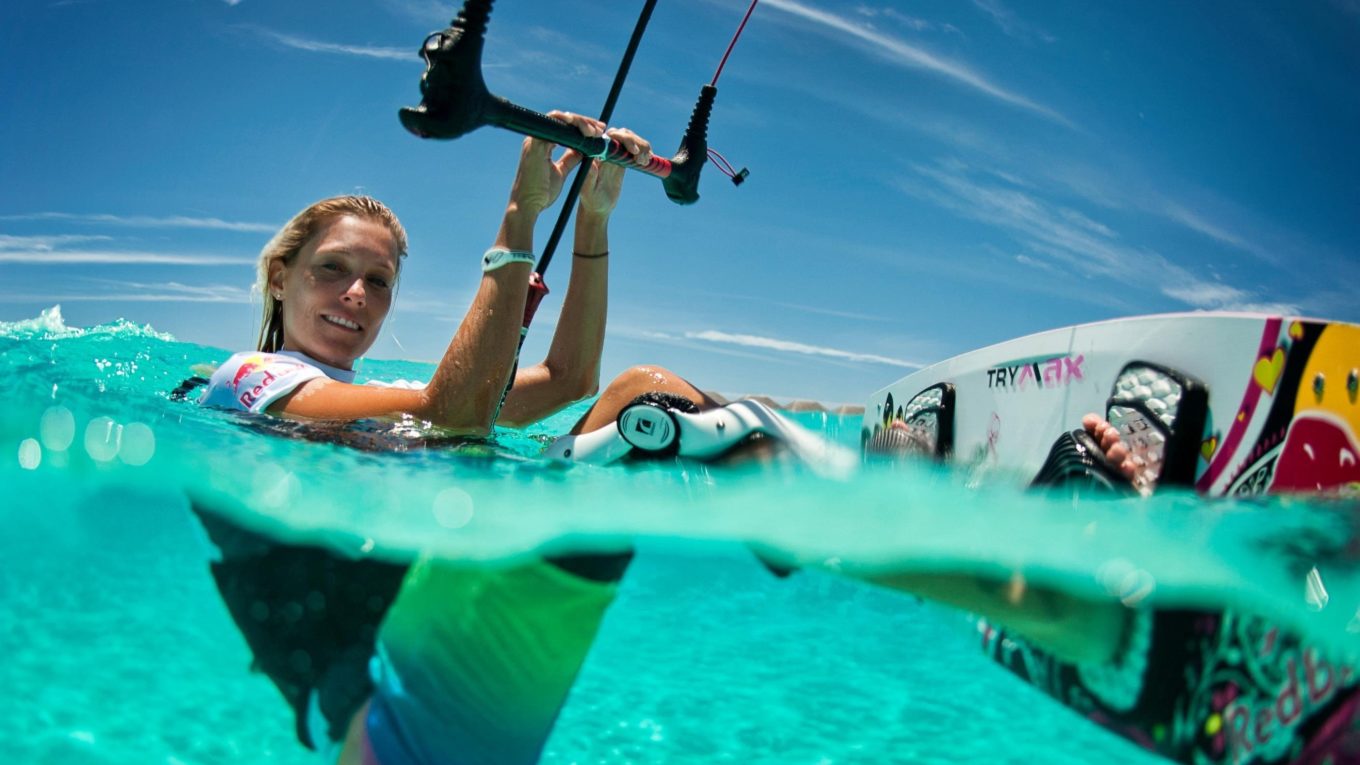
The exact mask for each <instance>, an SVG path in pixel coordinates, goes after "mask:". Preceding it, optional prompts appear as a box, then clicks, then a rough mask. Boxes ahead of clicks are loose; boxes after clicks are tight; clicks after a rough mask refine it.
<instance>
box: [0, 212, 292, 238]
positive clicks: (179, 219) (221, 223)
mask: <svg viewBox="0 0 1360 765" xmlns="http://www.w3.org/2000/svg"><path fill="white" fill-rule="evenodd" d="M0 220H13V221H20V220H59V221H70V222H72V223H107V224H109V225H113V226H128V227H130V228H195V229H211V230H215V231H242V232H247V233H260V234H272V233H274V232H275V231H277V230H278V225H276V224H273V223H245V222H241V221H229V220H222V219H221V218H194V217H190V216H187V215H171V216H163V217H158V216H151V215H108V214H79V213H64V212H40V213H23V214H19V215H0Z"/></svg>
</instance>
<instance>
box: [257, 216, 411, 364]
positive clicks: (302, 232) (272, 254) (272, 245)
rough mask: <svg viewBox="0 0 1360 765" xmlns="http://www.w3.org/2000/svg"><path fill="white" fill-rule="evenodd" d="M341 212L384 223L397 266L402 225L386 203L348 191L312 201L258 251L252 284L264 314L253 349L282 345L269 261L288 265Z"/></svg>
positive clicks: (401, 251) (280, 319) (268, 349)
mask: <svg viewBox="0 0 1360 765" xmlns="http://www.w3.org/2000/svg"><path fill="white" fill-rule="evenodd" d="M345 215H353V216H355V217H357V218H365V219H367V220H371V221H375V222H377V223H381V224H383V225H384V226H386V227H387V230H388V231H390V232H391V233H392V239H393V241H395V242H396V243H397V267H398V269H400V267H401V259H402V258H404V257H406V229H404V228H402V227H401V221H399V220H397V216H396V215H395V214H394V213H393V212H392V211H391V210H389V209H388V208H387V205H385V204H383V203H382V202H379V201H378V200H376V199H374V198H373V197H364V196H352V195H346V196H339V197H331V198H329V199H323V200H321V201H320V202H315V203H313V204H312V205H310V206H309V207H308V208H307V209H305V210H303V211H302V212H300V213H298V214H297V215H294V216H293V219H292V220H290V221H288V222H287V223H286V224H284V226H283V228H281V229H279V232H278V233H277V234H275V235H274V238H273V239H270V240H269V244H266V245H265V246H264V249H263V250H261V251H260V261H259V264H258V265H257V270H258V272H257V281H256V283H255V287H256V289H258V290H259V291H260V296H261V297H262V298H263V300H264V315H263V317H262V318H261V320H260V339H259V342H258V343H257V344H256V349H257V350H261V351H264V352H266V353H273V352H274V351H277V350H279V349H280V348H282V347H283V304H282V303H280V302H279V301H277V300H275V299H274V294H273V292H271V291H270V289H269V268H270V265H271V264H272V263H274V261H282V262H283V264H284V265H285V266H287V265H291V264H292V263H293V261H294V260H296V259H297V254H298V253H299V252H301V251H302V248H303V247H304V246H306V244H307V242H309V241H311V239H312V237H314V236H316V235H317V233H318V232H319V231H321V229H322V228H324V227H325V226H327V225H329V224H330V223H331V221H333V220H335V219H336V218H339V217H342V216H345Z"/></svg>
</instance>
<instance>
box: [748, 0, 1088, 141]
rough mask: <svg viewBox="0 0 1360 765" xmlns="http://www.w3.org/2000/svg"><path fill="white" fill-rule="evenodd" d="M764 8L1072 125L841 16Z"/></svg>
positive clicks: (782, 3) (783, 2) (770, 1)
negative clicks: (780, 12) (869, 46)
mask: <svg viewBox="0 0 1360 765" xmlns="http://www.w3.org/2000/svg"><path fill="white" fill-rule="evenodd" d="M764 7H770V8H774V9H775V10H779V11H783V12H784V13H787V14H790V15H792V16H796V17H798V18H800V19H802V20H804V21H810V22H812V23H814V24H816V25H818V26H819V27H821V28H822V29H824V30H831V31H832V32H837V33H840V34H841V35H842V36H849V37H851V38H854V39H855V40H856V41H857V42H858V43H869V44H870V45H872V46H873V48H872V50H873V51H875V52H876V53H878V54H879V55H881V56H883V57H885V58H887V59H888V60H889V61H892V62H894V63H896V64H899V65H902V66H906V67H910V68H913V69H924V70H926V71H930V72H934V73H936V74H938V75H941V76H943V77H945V78H946V79H949V80H952V81H953V82H956V83H958V84H961V85H964V86H966V87H969V88H971V89H973V90H977V91H979V92H982V93H985V94H987V95H989V96H991V97H993V98H996V99H998V100H1000V101H1004V102H1005V103H1008V104H1011V105H1013V106H1019V107H1021V108H1024V109H1028V110H1030V111H1032V112H1035V113H1037V114H1041V115H1043V116H1044V117H1047V118H1049V119H1051V120H1053V121H1054V122H1058V123H1060V124H1063V125H1068V126H1071V124H1072V123H1071V122H1070V121H1069V120H1068V119H1067V118H1066V117H1064V116H1062V115H1061V114H1059V113H1057V112H1055V111H1053V110H1052V109H1049V108H1048V107H1046V106H1042V105H1040V104H1037V103H1035V102H1034V101H1031V100H1030V99H1028V98H1025V97H1024V96H1021V95H1019V94H1016V93H1012V92H1010V91H1009V90H1006V89H1005V88H1002V87H1001V86H999V85H995V84H993V83H992V82H990V81H988V80H987V79H986V78H984V77H983V76H982V75H980V74H978V73H976V72H974V71H973V70H971V69H969V68H968V67H967V66H964V65H963V64H959V63H956V62H953V61H948V60H946V59H942V58H940V57H939V56H936V55H935V54H933V53H930V52H928V51H926V50H924V49H922V48H919V47H917V46H915V45H912V44H911V43H908V42H906V41H904V40H901V39H899V38H896V37H893V36H891V35H887V34H883V33H881V32H877V31H875V30H873V29H870V28H868V27H865V26H864V25H862V24H859V23H856V22H854V21H852V20H850V19H847V18H845V17H843V16H837V15H835V14H833V13H828V12H827V11H823V10H821V9H818V8H813V7H812V6H809V5H804V4H803V3H801V2H797V0H766V1H765V4H764ZM857 49H858V47H857Z"/></svg>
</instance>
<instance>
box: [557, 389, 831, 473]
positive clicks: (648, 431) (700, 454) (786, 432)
mask: <svg viewBox="0 0 1360 765" xmlns="http://www.w3.org/2000/svg"><path fill="white" fill-rule="evenodd" d="M755 434H762V435H765V436H769V437H772V438H776V439H778V440H779V441H780V443H781V444H783V445H785V446H787V447H789V448H790V449H792V450H793V451H794V452H795V453H797V455H798V456H799V457H801V458H803V459H804V460H806V461H808V462H809V463H811V464H813V465H814V466H817V467H832V468H840V467H842V466H844V465H846V464H847V463H853V462H855V457H854V454H853V453H852V452H850V451H849V450H848V449H845V448H844V447H841V446H838V445H836V444H833V443H831V442H829V441H826V440H824V439H822V438H820V437H818V436H817V435H815V434H813V433H811V432H809V431H807V430H805V429H803V428H802V427H800V426H798V425H797V424H795V423H793V422H791V421H789V420H788V419H786V418H785V417H783V416H781V415H779V414H778V413H776V412H775V411H774V410H772V409H770V408H769V407H768V406H765V405H764V404H762V403H760V402H758V401H752V400H749V399H745V400H741V401H734V402H732V403H731V404H728V405H727V406H723V407H719V408H717V409H709V410H707V411H703V412H683V411H681V410H680V409H678V408H675V407H673V406H666V405H665V404H664V403H661V402H660V401H658V400H656V399H655V398H654V397H649V396H639V397H638V398H637V399H635V400H634V401H633V403H631V404H629V405H628V406H626V407H624V409H623V411H622V412H620V413H619V417H618V420H616V421H615V423H614V424H613V425H606V426H605V427H603V428H600V429H599V430H595V431H592V432H590V433H582V434H580V435H576V436H562V437H561V438H559V439H557V440H556V441H554V442H553V444H552V446H550V447H548V451H547V456H548V457H549V458H551V459H558V460H567V461H571V462H585V463H588V464H592V465H608V464H610V463H613V462H617V461H619V460H621V459H623V458H625V457H633V458H637V457H653V458H655V457H670V456H679V457H688V458H691V459H698V460H711V459H714V458H717V457H720V456H722V455H723V454H726V453H727V452H728V451H730V450H731V449H733V448H734V447H736V446H738V445H739V444H742V443H744V442H745V441H746V439H748V438H749V437H750V436H752V435H755Z"/></svg>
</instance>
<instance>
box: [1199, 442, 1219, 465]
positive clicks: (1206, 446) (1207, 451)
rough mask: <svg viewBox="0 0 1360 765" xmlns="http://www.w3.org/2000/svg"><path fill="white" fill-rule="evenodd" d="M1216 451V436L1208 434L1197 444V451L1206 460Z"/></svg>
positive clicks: (1211, 457)
mask: <svg viewBox="0 0 1360 765" xmlns="http://www.w3.org/2000/svg"><path fill="white" fill-rule="evenodd" d="M1216 451H1218V436H1210V437H1209V438H1207V439H1205V440H1204V441H1203V442H1202V443H1201V444H1200V445H1199V453H1200V454H1201V455H1202V456H1203V457H1204V459H1206V460H1209V459H1213V457H1214V452H1216Z"/></svg>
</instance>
